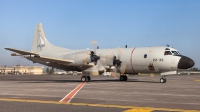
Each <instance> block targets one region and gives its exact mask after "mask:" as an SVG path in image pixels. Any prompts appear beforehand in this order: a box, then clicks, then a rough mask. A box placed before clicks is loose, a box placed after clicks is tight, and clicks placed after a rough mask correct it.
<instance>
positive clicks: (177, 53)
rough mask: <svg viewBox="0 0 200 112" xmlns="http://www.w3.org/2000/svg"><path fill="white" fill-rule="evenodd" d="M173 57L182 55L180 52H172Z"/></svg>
mask: <svg viewBox="0 0 200 112" xmlns="http://www.w3.org/2000/svg"><path fill="white" fill-rule="evenodd" d="M171 52H172V55H179V54H180V53H179V52H178V51H171Z"/></svg>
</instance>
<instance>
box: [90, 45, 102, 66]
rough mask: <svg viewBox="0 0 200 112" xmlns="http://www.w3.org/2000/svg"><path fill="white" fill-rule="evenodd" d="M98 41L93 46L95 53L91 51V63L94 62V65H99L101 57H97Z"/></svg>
mask: <svg viewBox="0 0 200 112" xmlns="http://www.w3.org/2000/svg"><path fill="white" fill-rule="evenodd" d="M97 43H98V42H97V41H92V42H91V44H92V46H93V51H90V58H91V61H92V62H94V65H97V61H98V60H99V59H100V56H97V54H96V50H97Z"/></svg>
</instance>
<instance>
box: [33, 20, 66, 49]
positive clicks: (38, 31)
mask: <svg viewBox="0 0 200 112" xmlns="http://www.w3.org/2000/svg"><path fill="white" fill-rule="evenodd" d="M62 50H69V49H66V48H62V47H58V46H55V45H52V44H51V43H50V42H49V41H48V40H47V38H46V36H45V33H44V29H43V27H42V24H41V23H39V24H37V25H36V27H35V32H34V38H33V45H32V48H31V52H36V53H42V52H53V51H62Z"/></svg>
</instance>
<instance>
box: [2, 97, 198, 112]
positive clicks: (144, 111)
mask: <svg viewBox="0 0 200 112" xmlns="http://www.w3.org/2000/svg"><path fill="white" fill-rule="evenodd" d="M0 101H8V102H27V103H41V104H58V105H59V104H60V105H74V106H90V107H102V108H124V109H128V110H126V111H124V112H153V111H162V112H170V111H173V112H174V111H176V112H200V110H184V109H170V108H153V107H136V106H122V105H109V104H89V103H62V102H57V101H42V100H27V99H11V98H0Z"/></svg>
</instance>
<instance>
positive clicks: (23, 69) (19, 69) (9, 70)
mask: <svg viewBox="0 0 200 112" xmlns="http://www.w3.org/2000/svg"><path fill="white" fill-rule="evenodd" d="M0 74H5V75H6V74H13V75H14V74H15V75H19V74H33V75H39V74H44V67H43V66H14V67H0Z"/></svg>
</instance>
